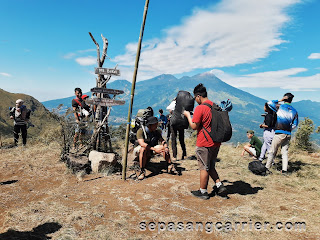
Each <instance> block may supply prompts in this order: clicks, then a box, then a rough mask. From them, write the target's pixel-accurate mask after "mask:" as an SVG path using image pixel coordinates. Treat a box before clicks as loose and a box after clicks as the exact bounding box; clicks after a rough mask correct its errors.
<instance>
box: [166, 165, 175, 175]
mask: <svg viewBox="0 0 320 240" xmlns="http://www.w3.org/2000/svg"><path fill="white" fill-rule="evenodd" d="M167 171H168V173H175V172H176V168H175V167H174V164H173V163H172V164H170V165H169V166H168V169H167Z"/></svg>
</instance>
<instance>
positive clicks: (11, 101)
mask: <svg viewBox="0 0 320 240" xmlns="http://www.w3.org/2000/svg"><path fill="white" fill-rule="evenodd" d="M17 99H23V100H24V105H26V106H27V108H29V109H30V110H31V111H32V112H31V118H30V121H31V122H32V123H33V124H34V125H35V127H30V128H29V129H28V136H38V135H39V134H41V132H42V131H43V130H44V129H45V128H46V127H48V126H49V125H51V124H57V123H56V122H55V120H54V119H53V118H52V116H51V113H50V112H49V111H48V110H47V109H46V108H45V107H44V106H43V104H42V103H40V102H39V101H38V100H37V99H35V98H33V97H32V96H29V95H26V94H21V93H10V92H7V91H5V90H3V89H0V135H2V136H11V135H13V133H12V131H13V120H11V119H10V116H9V107H14V106H15V103H16V100H17Z"/></svg>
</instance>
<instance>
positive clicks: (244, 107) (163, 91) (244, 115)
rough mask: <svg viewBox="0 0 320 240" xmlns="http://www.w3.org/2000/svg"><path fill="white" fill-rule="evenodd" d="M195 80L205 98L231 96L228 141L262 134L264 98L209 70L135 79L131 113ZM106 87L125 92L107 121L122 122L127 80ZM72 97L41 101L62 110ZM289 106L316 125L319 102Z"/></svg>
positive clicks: (163, 102) (159, 104) (164, 102)
mask: <svg viewBox="0 0 320 240" xmlns="http://www.w3.org/2000/svg"><path fill="white" fill-rule="evenodd" d="M198 83H203V84H204V85H205V86H206V87H207V90H208V94H209V98H210V99H212V100H213V101H215V102H218V103H219V102H220V101H222V100H226V99H231V101H232V103H233V110H232V111H231V113H230V118H231V122H232V125H233V129H234V133H233V137H232V139H231V142H234V143H237V142H245V141H247V138H246V134H245V132H246V130H248V129H253V130H255V131H256V133H257V135H258V136H259V137H262V130H261V129H260V128H259V124H260V123H262V121H263V117H261V114H262V113H264V110H263V105H264V103H265V102H266V101H267V100H264V99H261V98H258V97H256V96H253V95H252V94H249V93H247V92H245V91H242V90H240V89H237V88H235V87H232V86H230V85H228V84H226V83H225V82H223V81H222V80H220V79H219V78H217V77H216V76H215V75H213V74H210V73H203V74H198V75H195V76H193V77H182V78H180V79H177V78H176V77H174V76H172V75H166V74H163V75H160V76H157V77H155V78H152V79H150V80H145V81H140V82H137V84H136V92H135V98H134V106H133V115H135V114H136V113H137V111H138V109H141V108H146V107H147V106H151V107H152V108H153V109H154V110H155V112H156V113H157V111H158V109H160V108H162V109H164V110H165V108H166V106H168V105H169V103H170V102H171V100H172V99H173V98H174V97H175V96H176V95H177V93H178V91H179V90H186V91H189V92H193V88H194V87H195V86H196V85H197V84H198ZM107 87H108V88H111V89H121V90H124V91H125V94H123V95H119V96H118V98H119V99H124V100H126V104H125V105H123V106H115V107H113V109H112V112H111V117H110V123H111V124H119V123H123V122H125V121H126V118H127V115H128V104H129V101H130V91H131V83H130V82H128V81H126V80H119V81H114V82H111V83H108V85H107ZM280 97H282V96H275V99H276V98H280ZM72 98H74V97H73V96H72V97H68V98H63V99H56V100H51V101H46V102H43V104H44V105H45V106H46V107H47V108H48V109H53V108H56V107H57V106H58V105H59V104H61V103H62V104H64V106H65V109H66V108H67V107H71V100H72ZM293 105H294V106H295V107H296V108H297V110H298V112H299V117H300V119H303V118H304V117H309V118H311V119H312V120H313V121H314V122H315V124H316V125H320V112H319V111H317V109H319V107H320V103H317V102H311V101H300V102H294V104H293ZM165 112H166V111H165ZM315 137H318V140H319V136H315Z"/></svg>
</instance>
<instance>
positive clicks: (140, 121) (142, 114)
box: [129, 108, 153, 144]
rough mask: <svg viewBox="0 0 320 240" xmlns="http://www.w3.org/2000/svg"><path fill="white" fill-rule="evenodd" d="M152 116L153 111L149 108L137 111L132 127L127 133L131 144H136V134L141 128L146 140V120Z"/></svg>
mask: <svg viewBox="0 0 320 240" xmlns="http://www.w3.org/2000/svg"><path fill="white" fill-rule="evenodd" d="M152 116H153V110H152V109H151V108H146V109H139V110H138V113H137V115H136V118H135V119H134V127H133V128H131V131H130V133H129V141H130V142H131V143H133V144H136V141H137V132H138V130H139V129H140V128H142V130H143V132H144V134H145V137H146V138H147V136H146V131H145V127H146V125H147V119H148V118H149V117H152Z"/></svg>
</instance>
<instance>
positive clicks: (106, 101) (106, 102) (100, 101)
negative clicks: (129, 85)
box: [86, 98, 126, 107]
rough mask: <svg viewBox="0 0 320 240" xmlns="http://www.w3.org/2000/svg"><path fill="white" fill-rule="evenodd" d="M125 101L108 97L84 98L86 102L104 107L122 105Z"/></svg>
mask: <svg viewBox="0 0 320 240" xmlns="http://www.w3.org/2000/svg"><path fill="white" fill-rule="evenodd" d="M125 103H126V101H123V100H114V99H110V98H91V99H87V100H86V104H93V105H100V106H105V107H111V106H116V105H123V104H125Z"/></svg>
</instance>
